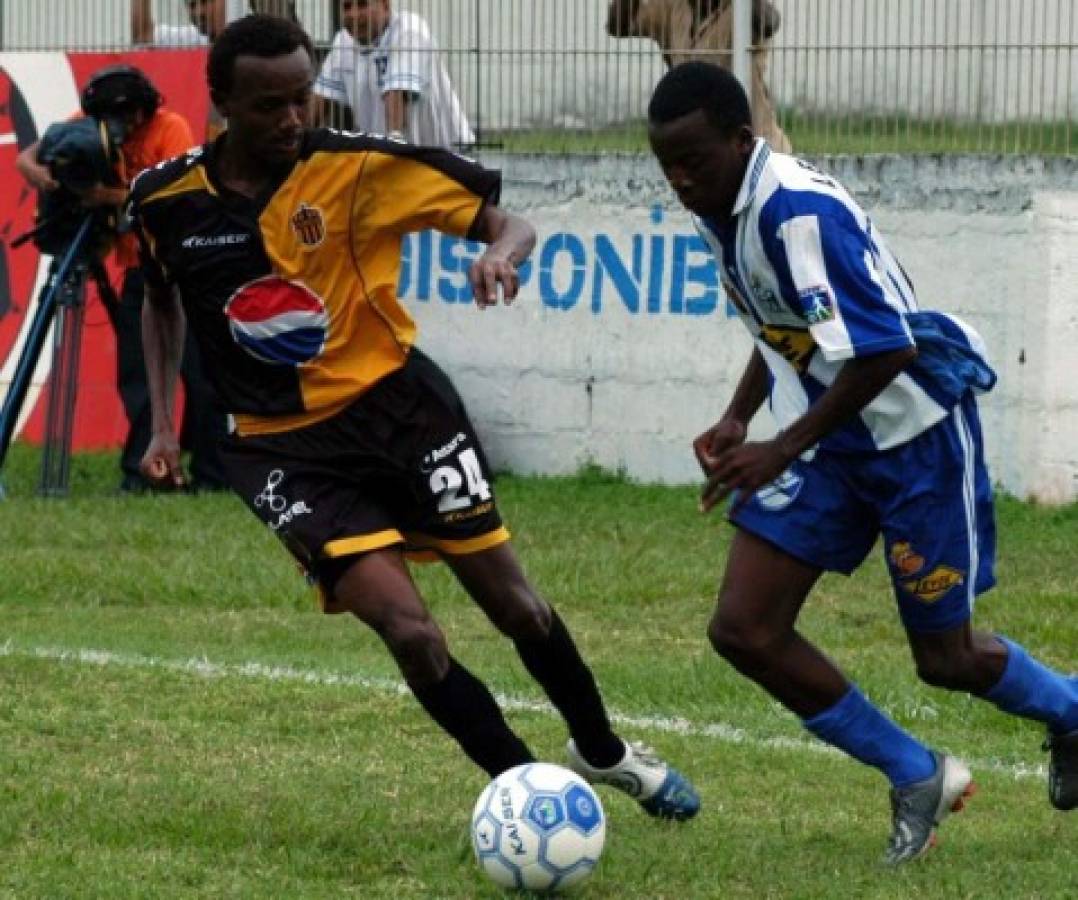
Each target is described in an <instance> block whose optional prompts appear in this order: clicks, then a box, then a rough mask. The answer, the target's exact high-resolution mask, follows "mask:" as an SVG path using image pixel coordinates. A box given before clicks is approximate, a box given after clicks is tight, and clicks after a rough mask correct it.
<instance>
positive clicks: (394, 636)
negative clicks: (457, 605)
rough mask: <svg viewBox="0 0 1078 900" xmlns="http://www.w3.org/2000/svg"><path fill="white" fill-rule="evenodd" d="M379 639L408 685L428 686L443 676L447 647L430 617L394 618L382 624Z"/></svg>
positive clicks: (447, 659)
mask: <svg viewBox="0 0 1078 900" xmlns="http://www.w3.org/2000/svg"><path fill="white" fill-rule="evenodd" d="M381 632H382V639H383V640H384V641H385V642H386V646H387V647H388V648H389V651H390V653H392V654H393V658H394V659H396V661H397V665H398V666H399V667H400V669H401V672H402V673H403V675H404V677H405V679H406V680H407V681H408V683H409V684H429V683H433V682H436V681H438V680H439V679H440V678H441V677H442V676H444V675H445V669H446V666H447V665H448V662H449V648H448V646H447V645H446V642H445V635H443V634H442V630H441V629H440V628H439V627H438V626H437V624H436V623H435V622H434V620H433V619H431V618H430V617H429V616H427V617H424V618H418V617H415V616H396V617H392V618H390V619H389V620H388V621H387V622H385V624H384V626H383V628H382V629H381Z"/></svg>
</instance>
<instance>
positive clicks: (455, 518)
mask: <svg viewBox="0 0 1078 900" xmlns="http://www.w3.org/2000/svg"><path fill="white" fill-rule="evenodd" d="M492 509H494V501H492V500H488V501H487V502H486V503H480V504H478V505H477V506H473V507H472V508H471V509H464V510H461V511H459V512H451V513H446V514H445V515H444V516H442V521H443V522H444V523H445V524H446V525H451V524H452V523H453V522H466V521H468V519H475V518H477V517H478V516H485V515H486V514H487V513H489V512H490V511H491V510H492Z"/></svg>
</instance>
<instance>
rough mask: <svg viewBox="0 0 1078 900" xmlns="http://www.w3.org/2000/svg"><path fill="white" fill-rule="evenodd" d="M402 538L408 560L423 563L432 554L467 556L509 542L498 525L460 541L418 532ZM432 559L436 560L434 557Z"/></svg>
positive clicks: (506, 529)
mask: <svg viewBox="0 0 1078 900" xmlns="http://www.w3.org/2000/svg"><path fill="white" fill-rule="evenodd" d="M404 537H405V538H406V539H407V541H408V550H407V555H408V558H409V559H414V560H416V561H423V560H425V559H431V558H432V554H445V555H446V556H467V555H468V554H469V553H479V552H481V551H483V550H489V549H490V548H491V547H497V546H498V545H499V544H504V543H505V542H506V541H507V540H509V529H508V528H506V527H505V526H504V525H499V526H498V527H497V528H495V529H494V530H493V531H488V532H487V533H486V534H481V535H478V536H477V537H473V538H466V539H465V540H462V541H450V540H445V539H444V538H436V537H432V536H431V535H429V534H423V533H422V532H419V531H408V532H406V533H405V535H404ZM433 558H437V556H436V555H435V556H434V557H433Z"/></svg>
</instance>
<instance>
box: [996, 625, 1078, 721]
mask: <svg viewBox="0 0 1078 900" xmlns="http://www.w3.org/2000/svg"><path fill="white" fill-rule="evenodd" d="M999 640H1000V641H1001V642H1002V643H1003V644H1004V645H1005V646H1006V647H1007V667H1006V668H1005V669H1004V670H1003V675H1002V676H1001V677H1000V679H999V681H997V682H996V684H995V685H994V686H993V687H992V689H991V690H990V691H988V693H987V694H985V695H984V698H985V699H986V700H990V701H991V702H992V703H994V704H995V705H996V706H998V707H999V708H1000V709H1002V710H1003V711H1004V712H1007V713H1011V714H1012V715H1015V716H1022V717H1023V718H1026V719H1035V720H1036V721H1038V722H1044V723H1046V724H1047V725H1048V727H1049V728H1050V729H1051V730H1052V731H1053V732H1055V733H1056V734H1068V733H1069V732H1071V731H1074V730H1075V729H1078V678H1067V677H1065V676H1063V675H1060V674H1059V673H1058V672H1056V671H1053V670H1052V669H1049V668H1048V667H1047V666H1045V665H1042V664H1041V663H1039V662H1037V660H1035V659H1034V658H1033V657H1032V656H1030V655H1029V654H1028V653H1027V652H1026V651H1025V650H1024V649H1022V648H1021V647H1020V646H1018V644H1016V643H1014V641H1011V640H1008V639H1007V638H1005V637H1000V638H999Z"/></svg>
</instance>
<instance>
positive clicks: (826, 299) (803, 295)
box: [797, 285, 835, 325]
mask: <svg viewBox="0 0 1078 900" xmlns="http://www.w3.org/2000/svg"><path fill="white" fill-rule="evenodd" d="M797 299H798V302H799V303H800V304H801V312H802V313H803V314H804V316H805V321H807V322H808V323H809V325H819V324H820V323H821V322H830V321H831V320H832V319H833V318H834V317H835V301H834V298H833V297H832V296H831V291H830V289H829V288H827V287H826V286H825V285H816V286H815V287H810V288H805V289H804V290H802V291H798V292H797Z"/></svg>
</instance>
